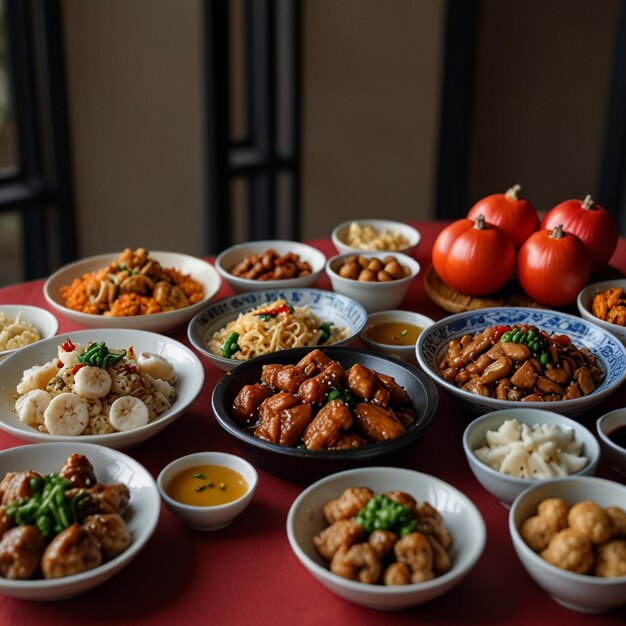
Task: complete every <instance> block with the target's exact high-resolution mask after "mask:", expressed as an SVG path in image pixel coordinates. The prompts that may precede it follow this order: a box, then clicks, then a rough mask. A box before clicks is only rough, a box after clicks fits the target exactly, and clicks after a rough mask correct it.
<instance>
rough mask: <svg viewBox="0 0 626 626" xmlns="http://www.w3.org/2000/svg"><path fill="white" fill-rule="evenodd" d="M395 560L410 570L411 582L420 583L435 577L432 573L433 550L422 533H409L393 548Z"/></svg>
mask: <svg viewBox="0 0 626 626" xmlns="http://www.w3.org/2000/svg"><path fill="white" fill-rule="evenodd" d="M393 551H394V554H395V555H396V559H397V560H398V562H399V563H404V564H406V565H408V566H409V568H410V570H411V582H412V583H421V582H424V581H426V580H431V579H432V578H434V577H435V573H434V572H433V549H432V547H431V545H430V542H429V541H428V539H427V538H426V536H425V535H423V534H422V533H409V534H408V535H405V536H404V537H402V539H400V540H399V541H398V542H397V543H396V545H395V546H394V548H393Z"/></svg>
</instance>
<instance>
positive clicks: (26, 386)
mask: <svg viewBox="0 0 626 626" xmlns="http://www.w3.org/2000/svg"><path fill="white" fill-rule="evenodd" d="M58 371H59V366H58V364H57V361H56V359H55V360H54V361H49V362H48V363H44V364H43V365H33V367H31V368H29V369H27V370H24V373H23V374H22V380H20V382H19V383H18V384H17V393H19V394H20V395H24V394H25V393H28V392H29V391H31V390H32V389H45V388H46V385H47V384H48V383H49V382H50V381H51V380H52V379H53V378H54V376H56V375H57V373H58Z"/></svg>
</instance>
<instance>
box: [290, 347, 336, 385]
mask: <svg viewBox="0 0 626 626" xmlns="http://www.w3.org/2000/svg"><path fill="white" fill-rule="evenodd" d="M332 362H333V361H332V359H330V358H329V357H327V356H326V355H325V354H324V353H323V352H322V351H321V350H320V349H319V348H316V349H315V350H312V351H311V352H309V353H308V354H307V355H306V356H305V357H303V358H302V359H300V361H299V362H298V363H296V367H297V368H299V369H300V370H302V372H304V375H305V376H306V377H307V378H311V377H312V376H315V375H316V374H319V373H320V372H321V371H323V370H324V369H326V368H327V367H328V366H329V365H330V364H331V363H332Z"/></svg>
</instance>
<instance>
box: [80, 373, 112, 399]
mask: <svg viewBox="0 0 626 626" xmlns="http://www.w3.org/2000/svg"><path fill="white" fill-rule="evenodd" d="M111 382H112V381H111V376H109V372H107V371H106V370H105V369H102V368H101V367H93V366H91V365H85V366H84V367H81V368H80V369H79V370H78V371H77V372H76V374H75V375H74V388H73V391H74V393H76V394H78V395H79V396H82V397H83V398H87V399H89V400H97V399H98V398H104V396H106V395H107V394H108V393H109V391H111Z"/></svg>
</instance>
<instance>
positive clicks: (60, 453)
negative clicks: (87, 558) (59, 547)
mask: <svg viewBox="0 0 626 626" xmlns="http://www.w3.org/2000/svg"><path fill="white" fill-rule="evenodd" d="M73 453H77V454H84V455H85V456H86V457H87V458H88V459H89V461H90V462H91V464H92V465H93V467H94V470H95V474H96V477H97V479H98V481H99V482H102V483H117V482H121V483H125V484H126V485H127V486H128V487H129V489H130V502H129V507H128V510H127V512H126V513H125V515H124V519H125V520H126V524H127V526H128V530H129V532H130V536H131V544H130V546H129V547H128V548H127V549H126V550H125V551H124V552H122V553H121V554H120V555H118V556H117V557H115V558H114V559H112V560H111V561H109V562H107V563H104V564H103V565H101V566H100V567H96V568H94V569H91V570H89V571H87V572H83V573H82V574H75V575H73V576H66V577H65V578H56V579H51V580H45V579H42V580H9V579H7V578H2V577H0V593H1V594H3V595H5V596H11V597H14V598H21V599H23V600H59V599H62V598H69V597H72V596H76V595H78V594H80V593H83V592H84V591H87V590H88V589H92V588H94V587H96V586H97V585H100V584H101V583H103V582H105V581H106V580H108V579H109V578H111V577H112V576H114V575H115V574H117V573H118V572H119V571H120V570H122V569H123V568H124V567H125V566H126V565H128V563H130V561H132V560H133V558H135V557H136V556H137V554H138V553H139V551H140V550H141V549H142V548H143V547H144V545H145V544H146V542H147V541H148V539H150V537H151V536H152V533H153V532H154V529H155V528H156V525H157V522H158V520H159V513H160V509H161V503H160V500H159V492H158V490H157V487H156V484H155V482H154V479H153V478H152V476H151V475H150V473H149V472H148V471H147V470H146V469H145V468H144V467H143V466H142V465H140V464H139V463H138V462H137V461H135V460H134V459H132V458H130V457H129V456H127V455H126V454H123V453H122V452H118V451H117V450H111V449H109V448H104V447H102V446H96V445H93V444H87V443H82V442H78V441H76V442H74V443H62V442H61V443H44V444H38V445H27V446H19V447H17V448H11V449H9V450H3V451H2V452H0V476H4V475H5V474H6V473H7V472H10V471H25V470H28V469H34V470H37V471H38V472H40V473H41V474H47V473H51V472H57V471H58V470H59V469H60V468H61V467H62V466H63V463H64V462H65V460H66V459H67V457H69V456H70V455H71V454H73ZM155 549H158V547H157V546H155Z"/></svg>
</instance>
